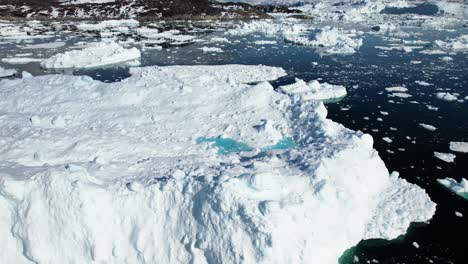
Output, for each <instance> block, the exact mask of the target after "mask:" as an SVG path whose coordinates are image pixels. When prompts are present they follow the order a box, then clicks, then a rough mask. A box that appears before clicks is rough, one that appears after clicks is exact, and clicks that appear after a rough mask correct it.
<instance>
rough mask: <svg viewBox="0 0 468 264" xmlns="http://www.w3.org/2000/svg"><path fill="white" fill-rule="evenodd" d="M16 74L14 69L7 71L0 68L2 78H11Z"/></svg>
mask: <svg viewBox="0 0 468 264" xmlns="http://www.w3.org/2000/svg"><path fill="white" fill-rule="evenodd" d="M15 74H16V70H13V69H5V68H3V67H0V78H2V77H10V76H13V75H15Z"/></svg>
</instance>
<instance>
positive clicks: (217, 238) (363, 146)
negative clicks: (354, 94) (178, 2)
mask: <svg viewBox="0 0 468 264" xmlns="http://www.w3.org/2000/svg"><path fill="white" fill-rule="evenodd" d="M130 72H131V75H132V76H131V77H129V78H127V79H124V80H122V81H120V82H115V83H103V82H99V81H96V80H93V79H91V78H90V77H87V76H71V75H45V76H35V77H29V78H24V79H13V80H2V81H0V97H1V98H10V100H0V111H2V112H3V116H2V118H0V126H1V127H2V134H1V135H0V137H1V138H0V140H1V142H2V144H0V232H1V233H2V236H1V237H0V245H1V246H0V248H1V250H0V262H1V263H31V262H33V263H92V262H100V263H323V264H331V263H337V261H338V258H339V257H340V255H341V254H342V253H343V252H344V251H345V250H347V249H348V248H350V247H352V246H353V245H355V244H357V243H358V242H359V241H360V240H361V239H366V238H385V239H392V238H395V237H397V236H399V235H401V234H404V233H405V232H406V229H407V228H408V226H409V224H410V222H412V221H427V220H428V219H430V218H431V217H432V215H433V214H434V211H435V204H434V203H433V202H432V201H431V200H430V198H429V196H428V195H427V194H426V193H425V191H424V190H423V189H421V188H420V187H418V186H416V185H414V184H411V183H408V182H406V181H405V180H403V179H401V178H399V177H398V174H397V173H392V174H389V172H388V170H387V168H386V167H385V164H384V163H383V161H382V160H381V159H380V157H379V156H378V154H377V152H376V151H375V150H374V149H373V139H372V137H371V136H370V135H368V134H363V133H361V132H356V131H352V130H349V129H347V128H345V127H344V126H342V125H340V124H338V123H335V122H333V121H332V120H329V119H327V118H326V115H327V110H326V108H325V107H324V105H323V103H322V102H320V101H317V100H303V99H301V97H298V96H295V95H291V96H290V95H288V94H283V93H280V92H277V91H275V89H274V88H273V86H272V85H271V84H270V83H269V81H273V80H276V79H278V78H280V77H283V76H285V75H286V72H285V71H284V70H283V69H281V68H276V67H268V66H259V65H250V66H245V65H218V66H167V67H157V66H152V67H144V68H132V69H130ZM200 138H206V139H210V138H224V139H232V140H233V141H235V142H238V143H242V144H244V145H246V146H250V148H251V149H239V150H238V151H232V152H230V153H225V154H220V153H218V151H217V150H216V149H213V148H211V147H207V144H209V143H205V144H203V142H202V143H200V142H199V141H200V140H199V139H200ZM285 138H291V139H292V140H294V143H295V144H294V147H289V148H288V147H285V148H280V147H277V148H274V149H273V148H269V146H275V144H276V145H278V144H280V145H281V144H282V142H283V140H284V139H285ZM223 143H226V142H221V144H223ZM227 143H229V144H231V143H232V142H231V141H230V142H227Z"/></svg>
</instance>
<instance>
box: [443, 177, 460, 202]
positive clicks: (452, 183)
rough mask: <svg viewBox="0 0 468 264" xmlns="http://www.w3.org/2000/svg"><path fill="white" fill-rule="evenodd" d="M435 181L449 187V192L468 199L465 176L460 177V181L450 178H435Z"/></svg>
mask: <svg viewBox="0 0 468 264" xmlns="http://www.w3.org/2000/svg"><path fill="white" fill-rule="evenodd" d="M437 182H439V183H440V184H442V186H444V187H445V188H447V189H449V190H450V191H451V192H453V193H455V194H457V195H459V196H460V197H463V198H465V199H467V200H468V180H466V179H465V178H462V179H461V180H460V182H457V180H455V179H452V178H445V179H437Z"/></svg>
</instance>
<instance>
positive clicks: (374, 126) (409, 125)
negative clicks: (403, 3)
mask: <svg viewBox="0 0 468 264" xmlns="http://www.w3.org/2000/svg"><path fill="white" fill-rule="evenodd" d="M405 32H407V33H410V34H409V36H406V37H405V38H404V39H406V40H426V41H428V42H430V43H432V42H433V40H435V39H445V38H447V37H454V36H458V35H461V34H467V33H468V29H467V28H462V27H460V28H456V29H455V30H454V31H451V32H447V31H435V30H424V29H421V28H406V29H405ZM211 36H222V33H219V32H218V33H213V34H212V35H211ZM211 36H209V35H207V36H204V38H205V39H209V38H210V37H211ZM61 37H62V38H66V36H61ZM361 37H362V38H363V40H364V44H363V46H362V47H361V48H360V50H359V51H358V52H357V53H355V54H353V55H333V56H321V55H320V54H319V53H317V52H316V51H315V50H314V49H312V48H310V47H302V46H297V45H292V44H290V43H285V42H284V41H283V40H281V39H277V38H274V37H271V38H270V37H265V36H262V35H260V34H258V35H250V36H246V37H229V39H230V40H231V42H230V43H209V42H201V43H195V44H192V45H187V46H183V47H169V48H166V49H163V50H147V51H144V53H143V58H142V65H143V66H145V65H160V66H163V65H176V64H177V65H193V64H200V65H205V64H230V63H238V64H264V65H271V66H279V67H283V68H284V69H286V70H287V72H288V73H289V75H288V77H286V78H282V79H280V80H278V81H276V82H274V85H275V86H278V85H281V84H286V83H291V82H292V81H293V80H294V78H295V77H297V78H301V79H304V80H306V81H310V80H314V79H319V80H320V81H324V82H329V83H332V84H340V85H344V86H346V87H347V89H348V96H346V97H345V98H344V99H343V100H341V101H339V102H336V103H330V104H327V108H328V111H329V118H331V119H332V120H334V121H336V122H339V123H341V124H343V125H344V126H346V127H348V128H351V129H354V130H361V131H364V132H366V133H369V134H371V135H372V136H373V137H374V142H375V144H374V147H375V148H376V149H377V150H378V152H379V154H380V156H381V157H382V159H383V160H384V161H385V164H386V165H387V167H388V168H389V170H390V171H398V172H400V176H401V177H402V178H404V179H406V180H408V181H409V182H411V183H415V184H417V185H419V186H420V187H422V188H424V189H425V190H426V192H427V193H428V194H429V196H430V197H431V199H432V200H433V201H434V202H435V203H437V212H436V214H435V216H434V218H433V219H432V220H431V221H429V222H428V223H415V224H413V225H412V226H411V228H410V229H409V230H408V233H407V234H406V235H405V236H402V237H400V238H398V239H396V240H393V241H384V240H368V241H362V242H361V243H359V244H358V245H357V246H356V247H355V248H353V249H350V250H349V251H348V252H346V254H345V255H343V257H342V259H341V261H340V262H341V263H353V261H354V260H355V257H357V258H358V259H359V263H377V262H376V261H378V263H439V264H442V263H457V264H466V263H468V246H467V243H466V242H463V241H464V240H465V238H464V236H466V235H468V220H467V219H468V201H466V200H463V199H462V198H461V197H459V196H456V195H454V194H452V193H450V192H449V191H447V190H446V189H444V188H442V187H441V186H440V185H439V184H438V183H437V182H436V179H438V178H445V177H451V178H455V179H457V180H460V179H461V177H465V178H466V177H468V174H467V172H468V155H467V154H462V153H456V155H457V158H456V159H455V163H446V162H443V161H441V160H439V159H437V158H435V157H434V151H438V152H450V151H449V142H450V141H467V142H468V100H465V102H446V101H442V100H440V99H437V98H436V96H435V94H436V93H437V92H442V91H444V92H445V91H449V92H452V93H453V92H456V93H459V94H460V95H461V96H460V98H465V97H467V96H468V53H456V54H449V55H447V54H445V55H428V54H421V53H419V51H420V50H422V49H419V50H415V51H413V52H410V53H404V52H401V51H383V50H380V49H376V48H374V47H375V46H385V45H388V44H389V42H388V39H389V37H390V36H385V35H377V34H365V35H363V36H361ZM79 40H80V41H89V40H95V39H91V38H81V39H79ZM256 40H274V41H277V43H276V44H273V45H256V44H254V43H253V42H254V41H256ZM41 41H42V42H47V41H50V39H48V40H38V42H41ZM67 41H68V42H70V43H72V42H74V41H77V40H76V39H73V40H67ZM430 43H429V44H421V45H422V46H423V49H430V48H431V44H430ZM418 45H419V44H418ZM203 46H209V47H213V46H217V47H220V48H222V49H223V51H224V52H222V53H203V52H202V51H201V50H199V48H200V47H203ZM20 51H21V50H19V49H18V44H7V45H0V55H1V56H6V55H8V54H11V53H15V54H16V53H19V52H20ZM56 52H57V51H56V50H55V51H54V50H45V51H41V54H39V55H40V56H43V57H47V56H48V55H49V54H54V53H56ZM34 55H37V54H34ZM444 56H450V57H451V58H452V60H450V61H446V60H442V58H443V57H444ZM412 61H413V62H412ZM415 61H416V62H417V64H415ZM0 66H6V65H5V64H1V63H0ZM16 68H20V69H21V70H27V71H29V72H31V73H33V74H35V75H37V74H44V73H45V72H44V71H43V70H42V69H40V68H39V67H38V64H37V63H31V64H26V65H21V66H18V67H16ZM64 72H65V73H69V74H77V75H82V74H86V75H89V76H91V77H93V78H95V79H98V80H101V81H105V82H110V81H119V80H121V79H123V78H126V77H128V76H129V73H128V68H127V67H109V68H104V69H91V70H79V71H64ZM416 81H424V82H427V83H429V84H430V85H428V86H424V85H420V84H418V83H416ZM392 86H404V87H406V88H408V92H407V93H408V94H410V95H411V97H410V98H399V97H390V96H389V93H388V92H386V91H385V88H386V87H392ZM427 105H430V106H432V107H437V108H438V110H437V111H434V110H431V109H429V108H428V107H427ZM386 113H388V114H386ZM420 123H425V124H430V125H433V126H435V127H436V128H437V130H436V131H428V130H426V129H423V128H422V127H420V125H419V124H420ZM383 137H389V138H391V139H392V142H391V143H387V142H386V141H384V140H382V138H383ZM455 212H460V213H462V214H463V217H457V216H456V215H455ZM413 242H417V244H418V245H419V248H416V247H414V246H413Z"/></svg>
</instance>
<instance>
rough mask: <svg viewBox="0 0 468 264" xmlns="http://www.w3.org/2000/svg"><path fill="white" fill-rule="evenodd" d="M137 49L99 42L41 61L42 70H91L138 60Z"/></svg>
mask: <svg viewBox="0 0 468 264" xmlns="http://www.w3.org/2000/svg"><path fill="white" fill-rule="evenodd" d="M140 57H141V52H140V51H139V50H138V49H137V48H130V49H126V48H124V47H122V46H121V45H119V44H118V43H116V42H113V41H111V42H99V43H96V44H93V45H90V46H88V47H86V48H84V49H82V50H72V51H67V52H65V53H60V54H57V55H54V56H52V57H50V58H48V59H45V60H43V61H41V66H42V67H44V68H58V69H63V68H93V67H99V66H106V65H111V64H116V63H121V62H128V61H134V60H139V59H140Z"/></svg>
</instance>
